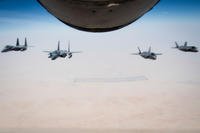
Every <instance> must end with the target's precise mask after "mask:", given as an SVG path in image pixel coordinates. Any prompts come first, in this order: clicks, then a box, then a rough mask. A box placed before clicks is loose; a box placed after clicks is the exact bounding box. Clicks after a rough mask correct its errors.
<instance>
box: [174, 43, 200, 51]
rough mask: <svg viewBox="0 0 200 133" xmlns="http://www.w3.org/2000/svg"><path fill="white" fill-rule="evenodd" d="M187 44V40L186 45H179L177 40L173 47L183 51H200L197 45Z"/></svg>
mask: <svg viewBox="0 0 200 133" xmlns="http://www.w3.org/2000/svg"><path fill="white" fill-rule="evenodd" d="M187 44H188V43H187V42H185V44H184V45H181V46H179V45H178V43H177V42H175V45H176V47H173V48H176V49H179V50H180V51H183V52H198V48H197V47H195V46H188V45H187Z"/></svg>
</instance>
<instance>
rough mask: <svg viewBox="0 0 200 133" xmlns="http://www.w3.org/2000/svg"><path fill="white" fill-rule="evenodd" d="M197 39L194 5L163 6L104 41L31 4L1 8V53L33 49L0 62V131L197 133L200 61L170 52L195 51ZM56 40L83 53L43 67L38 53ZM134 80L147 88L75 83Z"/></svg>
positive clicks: (3, 3)
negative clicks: (17, 47) (167, 132)
mask: <svg viewBox="0 0 200 133" xmlns="http://www.w3.org/2000/svg"><path fill="white" fill-rule="evenodd" d="M199 35H200V1H199V0H161V2H160V3H159V4H158V5H157V6H156V7H155V8H153V10H151V11H150V12H148V13H147V14H146V15H144V16H143V17H142V18H141V19H139V20H138V21H136V22H135V23H132V24H131V25H129V26H127V27H125V28H123V29H120V30H117V31H113V32H108V33H88V32H83V31H78V30H75V29H72V28H70V27H68V26H66V25H65V24H63V23H62V22H60V21H58V20H57V19H56V18H54V17H53V16H52V15H50V14H49V13H48V12H47V11H46V10H45V9H43V8H42V7H41V6H40V5H39V4H38V3H37V1H36V0H0V49H2V48H3V47H4V46H5V45H8V44H15V41H16V38H17V37H19V38H20V42H21V43H24V38H25V37H27V39H28V44H29V45H33V46H35V47H31V48H29V49H28V50H27V51H26V52H10V53H3V54H2V53H1V54H0V62H1V63H0V75H1V76H0V128H9V127H17V128H20V127H48V128H50V127H58V128H59V127H62V128H115V129H118V128H120V129H132V128H133V129H135V128H136V129H138V128H146V129H148V128H170V129H175V128H177V129H184V128H186V129H199V127H200V124H199V123H200V102H199V98H200V90H199V88H200V71H199V68H200V55H199V53H183V52H180V51H178V50H175V49H172V48H171V47H173V46H174V42H175V41H177V42H178V43H180V44H183V43H184V42H185V41H188V43H189V45H195V46H197V47H199V48H200V37H199ZM58 40H60V41H61V48H63V49H64V48H66V47H67V43H68V41H69V40H70V41H71V45H72V46H71V47H72V50H78V51H79V50H81V51H83V53H81V54H76V55H74V56H73V58H72V59H70V60H68V59H57V60H55V61H51V60H49V59H48V58H47V57H48V55H47V54H46V53H43V52H42V51H44V50H53V49H56V47H57V41H58ZM137 46H139V47H141V49H142V50H147V49H148V47H149V46H152V50H153V51H155V52H161V53H163V55H162V56H159V57H158V60H156V61H151V60H144V59H142V58H141V57H139V56H132V55H130V53H132V52H137ZM135 76H136V77H137V76H142V77H146V78H147V79H148V80H143V81H135V82H123V83H74V82H73V80H74V79H77V78H91V77H105V78H110V77H111V78H112V77H114V78H115V77H135ZM158 125H159V126H158ZM183 125H184V126H183ZM0 131H1V130H0Z"/></svg>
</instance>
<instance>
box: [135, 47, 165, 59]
mask: <svg viewBox="0 0 200 133" xmlns="http://www.w3.org/2000/svg"><path fill="white" fill-rule="evenodd" d="M138 50H139V53H132V55H140V56H141V57H143V58H145V59H151V60H156V59H157V55H162V54H161V53H154V52H151V47H149V50H148V51H144V52H142V51H141V50H140V48H139V47H138Z"/></svg>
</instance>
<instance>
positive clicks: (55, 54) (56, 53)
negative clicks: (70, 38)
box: [44, 41, 81, 60]
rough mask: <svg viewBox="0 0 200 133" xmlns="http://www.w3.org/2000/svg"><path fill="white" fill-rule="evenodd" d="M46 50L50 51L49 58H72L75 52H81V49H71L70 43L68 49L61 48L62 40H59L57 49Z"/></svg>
mask: <svg viewBox="0 0 200 133" xmlns="http://www.w3.org/2000/svg"><path fill="white" fill-rule="evenodd" d="M44 52H47V53H49V57H48V58H51V60H55V59H57V58H58V57H61V58H65V57H67V56H68V58H69V59H70V58H72V54H73V53H81V52H80V51H79V52H72V51H71V50H70V44H69V45H68V50H60V41H59V42H58V48H57V50H54V51H44Z"/></svg>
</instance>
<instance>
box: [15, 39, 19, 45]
mask: <svg viewBox="0 0 200 133" xmlns="http://www.w3.org/2000/svg"><path fill="white" fill-rule="evenodd" d="M16 46H19V38H17V42H16Z"/></svg>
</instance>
